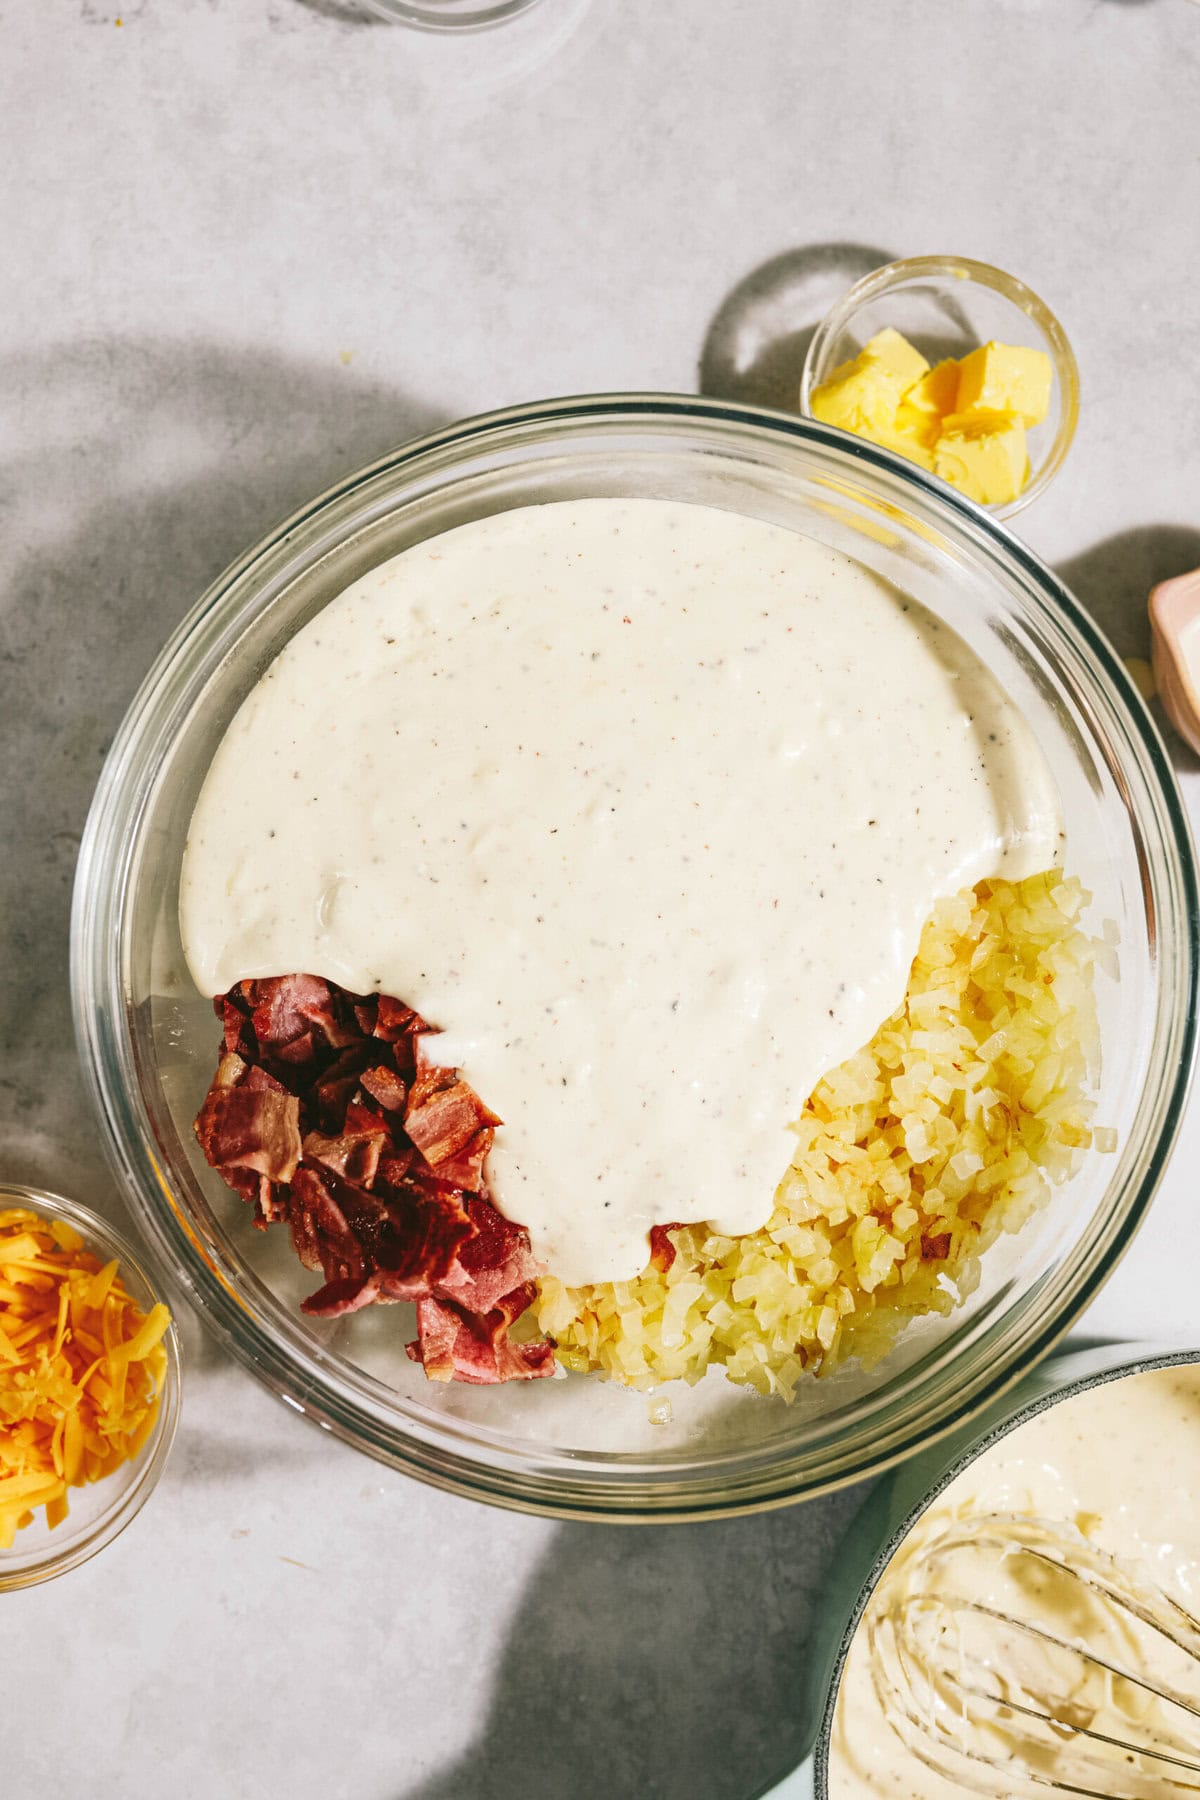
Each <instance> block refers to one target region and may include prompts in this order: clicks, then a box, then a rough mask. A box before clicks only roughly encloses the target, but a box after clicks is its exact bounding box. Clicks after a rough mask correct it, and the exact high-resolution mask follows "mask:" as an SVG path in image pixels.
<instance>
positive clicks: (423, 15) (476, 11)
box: [365, 0, 539, 33]
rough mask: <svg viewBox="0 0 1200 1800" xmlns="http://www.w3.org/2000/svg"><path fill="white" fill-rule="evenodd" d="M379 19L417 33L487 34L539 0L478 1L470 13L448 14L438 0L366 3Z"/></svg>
mask: <svg viewBox="0 0 1200 1800" xmlns="http://www.w3.org/2000/svg"><path fill="white" fill-rule="evenodd" d="M365 3H366V5H367V6H369V7H370V8H371V10H372V12H374V13H375V14H376V16H377V17H378V18H381V19H387V20H388V21H389V22H390V23H392V24H395V25H409V26H413V27H415V29H416V30H417V31H433V32H447V33H449V32H455V31H461V32H470V31H490V30H491V29H492V27H493V26H496V25H506V24H507V23H508V21H509V20H510V19H516V18H519V17H520V16H521V14H522V13H527V12H528V11H529V10H530V8H531V7H533V6H537V5H538V4H539V0H490V3H489V0H479V4H477V5H475V6H473V7H472V8H471V10H470V12H460V13H453V12H448V11H446V9H445V8H444V7H442V6H439V5H438V4H437V0H365Z"/></svg>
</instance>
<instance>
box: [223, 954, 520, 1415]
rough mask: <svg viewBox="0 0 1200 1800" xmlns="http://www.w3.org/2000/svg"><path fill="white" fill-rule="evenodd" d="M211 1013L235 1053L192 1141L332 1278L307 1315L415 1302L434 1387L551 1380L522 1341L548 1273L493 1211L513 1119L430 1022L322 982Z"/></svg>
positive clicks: (305, 982)
mask: <svg viewBox="0 0 1200 1800" xmlns="http://www.w3.org/2000/svg"><path fill="white" fill-rule="evenodd" d="M214 1007H215V1010H216V1013H217V1016H218V1018H219V1019H220V1020H221V1025H222V1032H223V1040H222V1048H221V1056H220V1061H219V1063H218V1066H217V1070H216V1073H215V1075H214V1077H213V1082H212V1086H211V1087H210V1089H209V1092H208V1096H207V1098H206V1099H205V1102H204V1105H203V1106H202V1107H201V1109H200V1113H199V1115H198V1116H197V1119H196V1136H197V1138H198V1139H199V1142H200V1147H201V1149H202V1150H203V1151H204V1154H205V1156H206V1157H207V1158H208V1160H209V1162H210V1163H211V1164H212V1165H213V1167H214V1168H216V1169H217V1170H219V1172H220V1174H221V1176H222V1178H223V1179H224V1180H225V1181H226V1183H227V1184H228V1185H229V1186H230V1187H231V1188H233V1190H234V1192H235V1193H238V1194H240V1195H241V1196H242V1198H243V1199H244V1200H247V1201H249V1202H250V1203H251V1204H252V1205H253V1206H254V1207H255V1210H256V1217H255V1221H254V1222H255V1224H256V1225H259V1226H261V1227H262V1228H263V1229H264V1230H265V1229H266V1227H267V1226H268V1225H269V1224H271V1223H273V1222H275V1221H286V1223H287V1225H288V1227H289V1230H290V1232H291V1237H292V1243H293V1246H294V1248H295V1251H296V1254H297V1256H298V1257H299V1258H300V1261H301V1262H302V1263H303V1264H304V1266H305V1268H307V1269H311V1270H313V1271H319V1272H320V1273H321V1274H322V1275H323V1276H324V1278H325V1279H324V1285H323V1286H322V1287H321V1288H319V1289H318V1291H317V1292H316V1293H315V1294H312V1295H311V1296H310V1297H309V1298H308V1299H307V1300H305V1301H304V1302H303V1310H304V1311H305V1312H306V1313H308V1314H310V1315H311V1316H314V1317H318V1318H327V1319H336V1318H341V1317H344V1316H345V1315H347V1314H349V1313H353V1312H358V1311H359V1310H360V1309H361V1308H362V1307H364V1306H370V1305H382V1304H386V1303H388V1302H393V1301H401V1300H410V1301H415V1302H416V1303H417V1306H418V1315H419V1316H418V1342H417V1343H416V1344H413V1345H410V1346H409V1354H410V1355H411V1356H413V1357H414V1359H415V1360H416V1361H418V1362H423V1363H424V1364H425V1366H426V1369H427V1372H428V1373H429V1374H430V1376H431V1378H433V1379H436V1380H451V1379H453V1380H461V1381H473V1382H495V1381H509V1380H528V1379H529V1378H531V1377H534V1376H541V1375H549V1374H552V1373H553V1368H554V1364H553V1350H552V1347H551V1345H550V1344H549V1343H547V1342H545V1341H542V1340H539V1341H537V1342H527V1343H521V1344H514V1343H512V1342H511V1340H510V1338H509V1331H510V1328H511V1326H512V1324H513V1322H514V1321H515V1320H516V1319H517V1318H518V1317H519V1316H520V1315H521V1314H522V1313H523V1312H525V1311H526V1310H527V1308H528V1307H529V1305H530V1303H531V1301H532V1299H533V1297H534V1292H535V1288H534V1284H533V1278H534V1275H535V1274H536V1265H535V1263H534V1260H533V1255H532V1252H531V1250H530V1246H529V1234H528V1232H527V1231H525V1230H524V1229H523V1227H521V1226H519V1225H514V1224H513V1223H512V1222H511V1221H510V1220H508V1219H505V1218H504V1217H503V1216H502V1215H501V1214H500V1213H499V1212H497V1210H496V1208H495V1207H494V1206H493V1205H492V1203H491V1201H490V1200H489V1199H488V1197H487V1192H486V1182H485V1177H484V1163H485V1159H486V1157H487V1153H488V1151H489V1150H490V1148H491V1145H492V1139H493V1137H494V1135H495V1127H496V1126H497V1125H498V1124H499V1122H500V1121H499V1120H498V1118H497V1117H496V1115H495V1113H493V1112H490V1111H489V1110H488V1108H487V1107H486V1106H485V1105H484V1104H483V1102H482V1100H480V1098H479V1096H478V1095H477V1094H476V1093H475V1092H474V1091H473V1090H472V1089H471V1088H470V1087H469V1086H468V1084H467V1083H466V1082H465V1081H463V1080H462V1079H461V1078H460V1077H459V1075H458V1072H457V1070H455V1069H450V1068H444V1067H441V1066H439V1065H438V1064H437V1062H436V1049H435V1046H436V1041H437V1034H436V1033H435V1032H434V1031H433V1030H432V1028H431V1027H430V1026H429V1025H428V1024H427V1023H426V1022H425V1020H424V1019H422V1018H421V1017H420V1015H419V1014H418V1013H415V1012H413V1010H412V1008H411V1007H407V1006H404V1005H403V1004H402V1003H401V1002H400V1001H398V1000H394V999H392V998H391V996H390V995H387V994H381V995H377V996H376V995H365V996H364V995H357V994H350V993H347V992H346V990H345V989H343V988H340V987H338V986H336V984H334V983H333V982H328V981H323V980H321V979H319V978H318V977H316V976H311V975H285V976H278V977H274V978H272V979H270V980H265V981H242V982H239V983H238V984H237V986H236V987H234V988H231V989H230V991H229V992H228V993H227V994H224V995H222V996H220V997H219V999H217V1000H216V1001H215V1002H214ZM422 1317H423V1318H424V1320H425V1323H424V1325H422V1324H421V1318H422Z"/></svg>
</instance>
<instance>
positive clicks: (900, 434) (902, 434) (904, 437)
mask: <svg viewBox="0 0 1200 1800" xmlns="http://www.w3.org/2000/svg"><path fill="white" fill-rule="evenodd" d="M861 435H862V436H863V437H868V438H870V440H871V442H872V443H873V444H879V445H881V446H882V447H883V449H885V450H894V451H895V452H896V454H897V456H907V458H908V460H909V462H915V463H919V464H920V466H921V468H923V469H928V470H930V472H931V473H932V470H933V444H932V443H931V442H929V441H927V437H926V434H924V433H919V432H916V431H911V430H905V429H904V427H903V425H901V424H899V423H898V424H897V426H896V428H895V429H894V430H892V431H889V430H888V429H887V427H886V426H881V427H880V428H879V429H878V430H877V431H865V432H863V433H862V434H861Z"/></svg>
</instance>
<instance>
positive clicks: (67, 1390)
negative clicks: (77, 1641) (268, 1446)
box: [0, 1207, 171, 1550]
mask: <svg viewBox="0 0 1200 1800" xmlns="http://www.w3.org/2000/svg"><path fill="white" fill-rule="evenodd" d="M170 1323H171V1315H170V1313H169V1312H168V1311H167V1308H166V1307H165V1306H162V1305H158V1306H153V1307H151V1309H150V1311H149V1313H143V1312H142V1311H141V1309H140V1308H139V1307H138V1305H137V1304H136V1302H135V1301H134V1300H133V1299H132V1297H131V1296H130V1295H129V1294H128V1293H127V1292H126V1290H125V1287H124V1284H123V1283H122V1281H121V1276H120V1271H119V1269H118V1267H117V1264H116V1262H115V1261H114V1262H109V1263H104V1264H101V1262H100V1260H99V1258H98V1257H96V1256H93V1255H92V1254H91V1253H90V1251H88V1250H85V1249H84V1246H83V1239H82V1238H81V1237H80V1235H79V1233H78V1232H77V1231H76V1230H75V1229H74V1228H73V1227H72V1226H70V1225H67V1224H65V1223H64V1222H63V1221H62V1220H59V1219H56V1220H53V1221H51V1222H47V1221H46V1220H45V1219H42V1218H39V1216H38V1215H37V1213H35V1212H31V1211H29V1210H28V1208H25V1207H11V1208H9V1209H8V1210H6V1211H3V1210H0V1549H3V1550H7V1549H9V1548H10V1547H11V1545H12V1543H13V1539H14V1537H15V1536H16V1533H17V1532H18V1531H19V1530H21V1528H22V1527H23V1526H26V1525H28V1524H30V1523H31V1522H32V1520H33V1517H34V1513H35V1511H36V1509H37V1508H38V1507H40V1506H44V1507H45V1509H46V1523H47V1524H48V1525H50V1526H55V1525H59V1524H61V1523H62V1521H63V1520H64V1519H65V1518H66V1516H67V1490H68V1488H72V1487H82V1486H83V1485H84V1483H85V1482H89V1481H99V1480H101V1479H102V1478H103V1477H104V1476H105V1475H110V1474H111V1473H112V1472H113V1470H114V1469H116V1468H118V1467H119V1466H120V1464H121V1463H123V1462H126V1461H128V1460H129V1459H131V1458H132V1457H135V1456H137V1454H138V1452H139V1451H140V1450H141V1449H142V1447H143V1445H144V1444H145V1442H146V1439H147V1438H148V1437H149V1435H150V1433H151V1431H152V1430H153V1428H154V1421H155V1419H156V1418H157V1416H158V1405H159V1396H160V1394H161V1391H162V1384H163V1379H164V1377H165V1374H166V1367H167V1355H166V1350H165V1348H164V1347H163V1342H162V1339H163V1334H164V1333H165V1332H166V1330H167V1327H168V1326H169V1325H170Z"/></svg>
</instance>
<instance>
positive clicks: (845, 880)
mask: <svg viewBox="0 0 1200 1800" xmlns="http://www.w3.org/2000/svg"><path fill="white" fill-rule="evenodd" d="M1059 840H1060V821H1059V814H1058V805H1057V797H1056V794H1055V791H1054V788H1053V784H1052V781H1051V778H1050V775H1049V772H1048V770H1047V768H1046V765H1045V763H1044V761H1043V759H1042V757H1041V755H1040V752H1039V751H1038V749H1037V746H1036V744H1035V742H1034V740H1033V738H1032V736H1031V735H1030V733H1029V731H1028V728H1027V727H1026V725H1025V723H1024V721H1023V719H1022V718H1021V716H1020V715H1019V713H1018V712H1017V711H1016V710H1015V709H1014V707H1013V706H1012V704H1011V703H1010V702H1009V701H1008V700H1007V698H1006V696H1005V695H1004V694H1003V693H1002V692H1001V691H1000V689H999V688H998V686H997V685H996V683H995V682H994V681H993V680H992V678H991V677H990V676H989V674H988V673H987V672H986V671H985V670H984V669H983V667H982V666H981V665H980V663H979V662H978V660H977V659H975V658H974V657H973V656H972V655H971V654H970V653H969V652H968V651H967V650H966V648H965V647H964V645H963V644H962V643H961V641H960V640H959V639H958V638H957V637H956V636H955V634H954V633H952V632H951V631H949V630H948V629H946V628H945V627H943V626H941V625H940V624H939V623H938V622H937V621H935V620H934V619H933V618H932V617H931V616H930V615H929V614H927V613H926V612H924V611H923V610H922V609H921V608H919V607H918V606H917V605H916V604H915V603H913V602H911V601H909V600H908V599H906V598H905V597H904V596H902V595H900V594H898V593H897V592H895V590H893V589H891V588H890V587H889V586H888V585H887V584H886V583H884V582H883V581H882V580H880V579H879V578H877V577H876V576H874V575H872V574H871V573H869V572H868V571H867V570H866V569H864V568H862V567H861V566H860V565H859V564H857V563H855V562H853V561H851V560H849V559H848V558H846V557H843V556H841V555H839V554H837V553H836V552H833V551H831V550H828V549H825V548H823V547H822V546H820V545H818V544H816V543H813V542H810V541H809V540H807V539H805V538H803V537H801V536H799V535H797V534H795V533H793V532H789V531H786V530H783V529H781V528H779V527H776V526H772V525H766V524H763V523H760V522H759V521H756V520H752V519H747V518H743V517H741V516H740V515H738V514H734V513H727V512H722V511H718V510H716V509H714V508H707V507H695V506H685V505H678V504H674V503H668V502H660V501H650V500H584V501H578V502H564V503H556V504H552V505H546V506H538V507H530V508H525V509H521V510H515V511H512V512H508V513H504V514H501V515H499V516H498V517H495V518H489V519H483V520H480V521H478V522H477V523H474V524H470V525H464V526H462V527H459V528H458V529H456V530H454V531H450V532H447V533H445V534H444V535H443V536H441V537H438V538H435V539H432V540H430V541H429V542H427V543H423V544H420V545H418V546H416V547H414V548H413V549H410V550H407V551H405V552H404V553H403V554H401V555H400V556H397V557H396V558H394V559H393V560H392V561H391V562H388V563H385V564H384V565H383V566H381V567H380V568H377V569H375V570H373V571H372V572H371V573H370V574H369V575H366V576H364V577H363V578H362V579H361V580H360V581H358V582H356V583H355V584H354V585H353V586H352V587H351V588H349V589H348V590H347V591H346V592H345V593H343V594H342V595H340V597H339V598H337V599H336V600H334V601H333V602H332V603H331V604H330V605H329V606H327V607H326V608H325V609H324V611H322V612H321V613H320V614H319V616H318V617H316V618H315V619H314V620H313V621H312V622H311V623H310V624H309V625H308V626H307V627H306V628H305V629H304V630H303V631H301V632H299V633H298V634H297V636H296V637H295V638H294V639H293V640H292V642H291V643H290V644H288V646H287V647H286V649H285V650H284V651H283V653H282V654H281V655H280V656H279V658H278V659H277V661H276V662H275V663H274V664H273V666H272V667H271V668H270V669H268V671H267V672H266V674H265V675H264V676H263V678H262V680H261V681H260V682H259V684H258V686H257V687H256V688H255V689H254V691H253V692H252V693H251V694H250V696H249V697H248V699H247V700H246V702H245V703H244V705H243V706H242V708H241V710H240V712H239V713H238V714H237V716H236V718H235V719H234V721H233V723H232V725H231V726H230V728H229V731H228V734H227V735H226V737H225V739H224V741H223V743H222V744H221V747H220V749H219V750H218V752H217V755H216V757H215V759H214V761H213V765H212V768H211V770H210V772H209V775H208V778H207V780H206V782H205V785H204V788H203V790H202V792H201V795H200V798H199V801H198V803H197V806H196V810H195V815H194V817H193V819H192V824H191V830H190V835H189V839H188V845H187V850H186V854H185V859H184V867H183V880H182V898H181V916H182V930H183V940H184V945H185V948H186V952H187V957H188V961H189V965H190V967H191V970H192V974H193V976H194V978H195V980H196V982H197V985H198V986H199V987H200V988H201V989H202V990H203V991H204V992H205V993H209V994H216V993H219V992H222V991H224V990H225V989H226V988H228V987H230V986H231V985H232V984H233V983H234V982H236V981H238V980H240V979H243V978H245V977H247V976H260V977H261V976H266V975H272V974H283V973H288V972H291V971H300V970H303V971H308V972H311V973H314V974H320V975H323V976H325V977H327V978H329V979H332V980H334V981H338V982H341V983H342V984H343V985H345V986H346V987H349V988H351V989H353V990H356V991H360V992H365V991H369V990H371V989H380V990H382V991H384V992H386V993H391V994H394V995H396V996H398V997H399V998H401V999H403V1000H404V1001H405V1002H407V1003H408V1004H409V1005H411V1006H414V1007H416V1008H417V1010H418V1011H419V1012H421V1013H422V1014H423V1015H424V1016H425V1017H426V1018H427V1019H429V1020H430V1021H431V1022H432V1023H434V1024H435V1025H437V1026H438V1027H440V1028H441V1029H442V1030H443V1031H444V1033H445V1036H444V1037H443V1039H442V1040H441V1042H440V1044H439V1046H438V1057H439V1060H441V1061H445V1062H447V1063H455V1064H458V1065H459V1066H461V1068H462V1070H463V1072H464V1074H465V1076H466V1078H467V1079H468V1080H469V1081H470V1082H471V1083H472V1085H473V1086H474V1087H475V1088H476V1089H477V1091H478V1092H479V1093H480V1094H481V1095H482V1097H483V1098H484V1100H485V1101H486V1102H487V1104H488V1105H489V1106H491V1107H492V1108H493V1109H494V1110H495V1111H496V1112H498V1113H499V1114H500V1115H501V1117H502V1118H503V1120H504V1125H503V1127H502V1129H501V1130H499V1131H498V1132H497V1135H496V1140H495V1146H494V1149H493V1151H492V1154H491V1157H490V1159H489V1182H490V1187H491V1191H492V1194H493V1197H494V1199H495V1201H496V1204H497V1205H498V1206H499V1207H500V1208H501V1210H502V1211H503V1212H505V1213H507V1214H508V1215H509V1217H511V1218H513V1219H517V1220H520V1221H522V1222H523V1223H524V1224H526V1225H527V1226H528V1227H529V1229H530V1232H531V1234H532V1238H533V1244H534V1249H535V1252H536V1254H537V1255H538V1256H539V1257H541V1258H542V1259H544V1261H545V1263H546V1264H547V1266H548V1267H549V1268H551V1269H552V1270H553V1271H554V1272H555V1273H556V1274H557V1275H558V1276H559V1277H560V1278H561V1279H563V1280H565V1281H567V1282H569V1283H571V1284H577V1283H583V1282H589V1281H604V1280H619V1279H626V1278H630V1277H632V1276H634V1275H636V1274H637V1273H638V1272H639V1271H640V1270H641V1269H642V1267H643V1266H644V1265H645V1261H646V1253H647V1233H648V1232H649V1230H650V1227H651V1226H652V1225H654V1224H655V1223H662V1222H668V1221H686V1220H700V1219H709V1220H713V1221H714V1222H716V1223H717V1224H718V1225H719V1226H720V1227H721V1228H722V1229H723V1230H725V1231H727V1232H730V1233H741V1232H746V1231H751V1230H755V1229H757V1228H758V1227H759V1226H760V1225H762V1224H763V1223H764V1222H765V1220H766V1219H767V1217H768V1215H769V1213H770V1210H771V1206H772V1198H773V1194H774V1190H775V1187H776V1185H777V1183H778V1181H779V1179H780V1177H781V1175H782V1174H783V1171H784V1169H785V1168H786V1166H787V1162H788V1158H789V1152H790V1142H791V1140H790V1139H789V1135H788V1133H787V1130H786V1126H787V1123H788V1120H789V1119H791V1118H793V1117H794V1116H795V1115H796V1114H797V1112H798V1111H799V1109H800V1107H801V1106H802V1104H803V1102H804V1100H805V1099H806V1097H807V1095H808V1094H809V1092H810V1091H811V1089H812V1088H813V1086H814V1085H815V1084H816V1082H817V1080H818V1079H819V1078H820V1076H821V1075H822V1074H823V1073H824V1072H825V1071H826V1070H827V1069H829V1068H831V1067H832V1066H833V1065H834V1064H836V1063H838V1062H839V1061H841V1060H842V1059H843V1058H844V1057H846V1056H847V1055H849V1054H851V1053H852V1052H853V1051H855V1050H857V1049H858V1048H859V1047H860V1046H861V1045H862V1044H863V1043H864V1042H866V1041H867V1039H869V1038H870V1036H871V1034H872V1033H873V1031H874V1030H875V1029H876V1027H877V1026H878V1025H879V1024H880V1023H881V1021H882V1020H883V1019H884V1018H886V1016H887V1015H888V1014H889V1013H890V1012H891V1011H892V1010H893V1008H894V1007H895V1006H896V1005H897V1004H898V1003H899V1001H900V1000H901V998H902V996H903V993H904V988H905V984H906V980H907V976H908V970H909V967H910V965H911V962H912V958H913V955H914V953H915V951H916V948H917V943H918V939H919V936H920V932H921V927H922V925H923V923H924V921H925V919H926V917H927V916H928V914H929V912H930V910H931V907H932V904H933V902H934V900H935V899H936V898H938V897H939V896H941V895H945V894H949V893H952V892H954V891H956V890H957V889H958V888H960V887H962V886H964V885H965V884H967V883H973V882H976V881H978V880H980V879H982V878H983V877H985V876H989V875H992V876H995V875H1005V876H1010V877H1014V878H1015V877H1020V876H1023V875H1026V874H1029V873H1032V872H1034V871H1036V870H1039V869H1043V868H1046V867H1049V866H1050V865H1052V864H1054V863H1056V862H1057V861H1058V860H1059V857H1060V841H1059Z"/></svg>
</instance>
